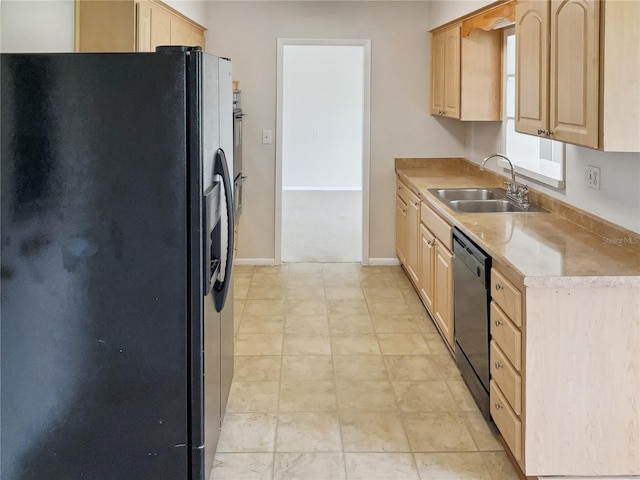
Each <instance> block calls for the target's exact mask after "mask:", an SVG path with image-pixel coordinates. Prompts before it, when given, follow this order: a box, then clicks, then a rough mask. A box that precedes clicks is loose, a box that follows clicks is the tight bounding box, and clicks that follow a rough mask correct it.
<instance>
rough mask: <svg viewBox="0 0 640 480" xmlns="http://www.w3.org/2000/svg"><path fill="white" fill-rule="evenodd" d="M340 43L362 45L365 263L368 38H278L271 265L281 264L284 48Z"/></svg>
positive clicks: (365, 253) (365, 239)
mask: <svg viewBox="0 0 640 480" xmlns="http://www.w3.org/2000/svg"><path fill="white" fill-rule="evenodd" d="M287 45H304V46H316V45H320V46H343V47H363V48H364V63H363V70H364V71H363V89H362V93H363V99H362V100H363V101H362V260H361V262H362V264H363V265H368V264H369V183H370V161H371V158H370V155H371V152H370V138H371V40H362V39H321V38H278V53H277V93H276V192H275V193H276V205H275V217H276V218H275V250H276V251H275V264H276V265H281V264H282V102H283V98H284V92H283V83H284V82H283V80H284V77H283V66H284V47H285V46H287Z"/></svg>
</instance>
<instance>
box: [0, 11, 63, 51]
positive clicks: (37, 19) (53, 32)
mask: <svg viewBox="0 0 640 480" xmlns="http://www.w3.org/2000/svg"><path fill="white" fill-rule="evenodd" d="M0 12H1V13H0V15H1V20H0V22H1V25H0V51H2V52H5V53H22V52H73V26H74V19H73V0H59V1H57V0H45V1H28V0H2V1H1V2H0Z"/></svg>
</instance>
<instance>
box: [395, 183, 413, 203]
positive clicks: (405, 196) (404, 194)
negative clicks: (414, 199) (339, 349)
mask: <svg viewBox="0 0 640 480" xmlns="http://www.w3.org/2000/svg"><path fill="white" fill-rule="evenodd" d="M396 195H397V196H398V197H400V198H401V199H402V201H403V202H404V203H405V204H408V203H409V195H413V193H412V192H411V190H409V187H407V186H406V185H405V184H404V183H402V182H401V181H400V180H396Z"/></svg>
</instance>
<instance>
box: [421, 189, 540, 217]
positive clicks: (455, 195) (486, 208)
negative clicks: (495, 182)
mask: <svg viewBox="0 0 640 480" xmlns="http://www.w3.org/2000/svg"><path fill="white" fill-rule="evenodd" d="M429 191H430V192H431V193H433V194H434V195H436V197H438V198H439V199H440V200H441V201H442V202H443V203H445V204H446V205H448V206H449V207H451V208H452V209H453V210H456V211H458V212H462V213H507V212H513V213H529V212H546V210H544V209H542V208H540V207H538V206H536V205H531V204H530V205H529V206H528V207H526V208H525V207H524V206H522V205H520V204H518V203H517V202H515V201H513V200H510V199H508V198H506V195H507V191H506V190H505V189H504V188H432V189H430V190H429Z"/></svg>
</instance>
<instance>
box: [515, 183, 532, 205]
mask: <svg viewBox="0 0 640 480" xmlns="http://www.w3.org/2000/svg"><path fill="white" fill-rule="evenodd" d="M518 203H520V205H522V206H523V207H528V206H529V187H528V186H526V185H521V186H520V187H519V188H518Z"/></svg>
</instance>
